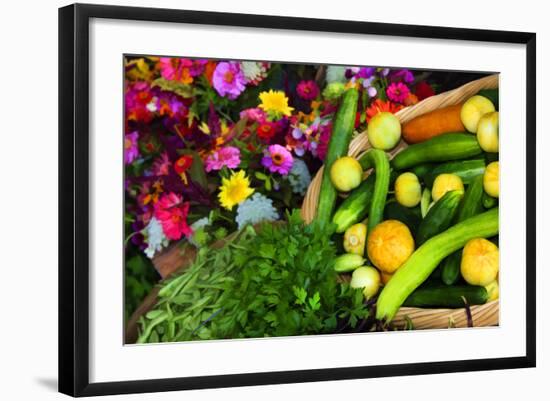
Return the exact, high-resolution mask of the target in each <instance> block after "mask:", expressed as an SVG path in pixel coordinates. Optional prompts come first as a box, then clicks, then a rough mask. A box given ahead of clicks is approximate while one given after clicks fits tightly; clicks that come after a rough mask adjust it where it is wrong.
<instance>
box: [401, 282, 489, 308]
mask: <svg viewBox="0 0 550 401" xmlns="http://www.w3.org/2000/svg"><path fill="white" fill-rule="evenodd" d="M462 297H464V298H465V299H466V301H467V302H468V304H469V305H483V304H484V303H486V302H487V300H488V299H489V294H488V293H487V290H486V289H485V287H480V286H476V285H457V286H442V285H439V286H433V287H432V286H426V287H420V288H417V289H416V290H415V291H413V293H412V294H411V295H409V296H408V297H407V299H405V302H403V306H413V307H416V308H438V307H439V308H462V307H464V300H463V299H462Z"/></svg>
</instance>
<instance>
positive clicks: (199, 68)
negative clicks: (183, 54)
mask: <svg viewBox="0 0 550 401" xmlns="http://www.w3.org/2000/svg"><path fill="white" fill-rule="evenodd" d="M190 61H191V65H190V66H189V74H190V75H191V76H192V77H196V76H198V75H201V74H202V73H203V72H204V69H205V67H206V64H207V63H208V60H205V59H196V60H190Z"/></svg>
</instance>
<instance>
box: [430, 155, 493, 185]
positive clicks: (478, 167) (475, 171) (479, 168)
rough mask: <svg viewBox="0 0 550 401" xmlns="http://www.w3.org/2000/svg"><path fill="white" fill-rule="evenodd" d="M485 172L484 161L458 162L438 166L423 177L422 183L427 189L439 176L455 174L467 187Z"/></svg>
mask: <svg viewBox="0 0 550 401" xmlns="http://www.w3.org/2000/svg"><path fill="white" fill-rule="evenodd" d="M484 172H485V160H484V159H472V160H460V161H452V162H448V163H443V164H440V165H439V166H437V167H435V168H434V169H433V170H432V171H430V172H429V173H427V174H426V175H425V177H424V182H425V183H426V185H427V186H428V187H430V188H431V187H432V186H433V183H434V180H435V179H436V177H437V176H438V175H439V174H455V175H458V176H459V177H460V178H461V179H462V182H463V183H464V184H465V185H468V184H470V183H471V182H472V180H473V179H474V178H475V177H477V176H479V175H480V174H481V175H483V173H484Z"/></svg>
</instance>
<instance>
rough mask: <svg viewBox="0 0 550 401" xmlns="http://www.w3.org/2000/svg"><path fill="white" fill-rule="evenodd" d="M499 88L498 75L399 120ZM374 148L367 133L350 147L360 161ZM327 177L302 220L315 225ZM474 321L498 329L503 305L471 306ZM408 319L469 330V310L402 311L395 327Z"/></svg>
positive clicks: (308, 198) (423, 325) (309, 196)
mask: <svg viewBox="0 0 550 401" xmlns="http://www.w3.org/2000/svg"><path fill="white" fill-rule="evenodd" d="M494 88H498V75H490V76H488V77H484V78H481V79H478V80H476V81H472V82H469V83H467V84H465V85H463V86H461V87H459V88H457V89H453V90H451V91H448V92H444V93H441V94H439V95H435V96H431V97H429V98H427V99H424V100H423V101H421V102H419V103H417V104H415V105H414V106H410V107H405V108H403V109H401V110H399V111H398V112H397V113H396V116H397V117H398V118H399V121H400V122H401V123H402V124H404V123H406V122H408V121H410V120H412V119H413V118H415V117H418V116H421V115H422V114H425V113H428V112H430V111H432V110H436V109H439V108H442V107H446V106H452V105H455V104H459V103H462V102H464V101H466V100H467V99H468V98H470V97H471V96H473V95H475V94H476V93H477V92H479V91H480V90H481V89H494ZM406 146H407V144H406V143H405V142H404V141H401V142H400V143H399V144H398V145H397V146H396V147H395V148H394V149H393V150H392V151H391V152H390V156H391V157H393V156H394V155H395V154H397V153H398V152H399V151H401V149H403V148H405V147H406ZM370 148H371V146H370V144H369V141H368V138H367V133H366V132H362V133H360V134H358V135H357V136H355V137H354V138H353V140H352V141H351V143H350V145H349V150H348V155H349V156H352V157H355V158H359V157H361V156H362V155H363V154H364V153H365V152H366V151H367V150H369V149H370ZM322 176H323V168H320V169H319V171H318V172H317V174H316V175H315V177H314V178H313V180H312V181H311V184H310V185H309V188H308V190H307V192H306V195H305V197H304V201H303V203H302V217H303V218H304V220H305V221H306V222H311V221H312V220H313V219H314V217H315V213H316V211H317V203H318V200H319V192H320V190H321V181H322ZM471 313H472V320H473V323H474V326H494V325H497V324H498V321H499V320H498V317H499V303H498V300H497V301H493V302H490V303H487V304H485V305H478V306H472V307H471ZM407 317H408V318H409V319H410V320H411V321H412V323H413V325H414V327H415V328H418V329H436V328H447V327H450V326H453V327H467V316H466V311H465V309H423V308H405V307H403V308H401V309H400V310H399V312H398V314H397V315H396V317H395V318H394V321H393V323H394V325H395V326H396V327H402V326H404V325H405V322H406V320H407Z"/></svg>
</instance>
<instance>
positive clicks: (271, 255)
mask: <svg viewBox="0 0 550 401" xmlns="http://www.w3.org/2000/svg"><path fill="white" fill-rule="evenodd" d="M287 217H288V222H287V223H279V224H263V225H261V226H260V227H259V228H258V229H257V230H254V229H253V228H252V227H247V228H246V229H244V230H243V231H242V232H240V233H239V234H238V235H237V236H236V237H235V238H233V239H231V240H230V241H228V242H227V243H226V245H225V246H224V247H222V248H220V249H210V250H206V249H201V252H199V256H198V258H197V260H196V261H195V263H193V265H192V266H191V267H190V268H189V269H188V270H186V271H185V272H184V273H182V274H181V275H180V276H178V277H175V278H173V279H172V280H170V281H167V282H166V283H165V284H164V285H163V288H162V289H161V291H160V296H161V299H160V301H159V303H158V304H157V306H156V308H155V310H161V311H166V312H167V311H168V310H169V309H170V310H171V311H172V316H170V315H169V314H161V313H158V314H156V313H155V314H153V315H148V316H146V317H145V318H143V319H142V328H143V330H142V335H141V336H140V339H139V341H140V342H151V341H152V338H157V339H158V341H184V340H196V339H219V338H244V337H267V336H289V335H302V334H318V333H334V332H336V331H337V326H338V325H339V324H340V323H342V324H344V325H346V326H347V327H352V328H353V327H355V326H356V324H357V322H358V321H359V320H362V319H364V318H366V317H367V316H368V309H367V308H366V307H365V305H364V304H363V297H362V294H361V291H358V290H352V289H351V288H350V287H349V285H348V284H347V283H340V282H339V281H338V277H337V274H336V272H335V271H334V269H333V263H334V259H335V256H336V247H335V245H334V244H333V243H332V241H331V239H330V238H331V235H332V233H333V231H334V229H333V226H332V225H323V224H320V223H313V224H311V225H306V224H305V223H304V222H303V221H302V219H301V217H300V214H299V211H297V210H296V211H294V212H293V213H292V214H289V215H288V216H287ZM150 313H151V312H150ZM171 324H172V325H174V326H175V329H174V330H172V332H170V331H169V330H167V328H168V327H170V325H171ZM152 326H153V327H152ZM153 333H156V336H155V337H153V336H152V334H153ZM171 333H174V335H172V334H171Z"/></svg>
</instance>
